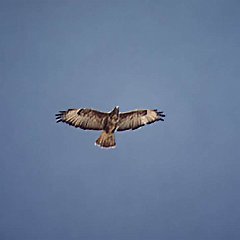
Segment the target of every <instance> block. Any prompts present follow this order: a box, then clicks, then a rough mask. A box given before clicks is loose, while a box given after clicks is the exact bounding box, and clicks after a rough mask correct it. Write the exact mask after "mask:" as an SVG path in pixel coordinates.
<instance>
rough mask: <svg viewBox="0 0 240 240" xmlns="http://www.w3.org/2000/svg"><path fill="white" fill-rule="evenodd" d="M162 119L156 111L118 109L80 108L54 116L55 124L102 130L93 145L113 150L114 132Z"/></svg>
mask: <svg viewBox="0 0 240 240" xmlns="http://www.w3.org/2000/svg"><path fill="white" fill-rule="evenodd" d="M164 117H165V114H164V113H163V112H159V111H158V110H157V109H155V110H134V111H131V112H119V107H115V108H114V109H113V110H112V111H111V112H108V113H106V112H99V111H97V110H93V109H88V108H82V109H68V110H67V111H60V112H59V113H58V114H56V120H57V122H65V123H67V124H69V125H71V126H74V127H77V128H81V129H84V130H103V132H102V134H101V135H100V137H99V138H98V139H97V140H96V143H95V144H96V145H98V146H100V147H103V148H113V147H115V146H116V142H115V136H114V132H115V131H125V130H130V129H131V130H135V129H137V128H139V127H142V126H144V125H146V124H151V123H154V122H156V121H159V120H161V121H164Z"/></svg>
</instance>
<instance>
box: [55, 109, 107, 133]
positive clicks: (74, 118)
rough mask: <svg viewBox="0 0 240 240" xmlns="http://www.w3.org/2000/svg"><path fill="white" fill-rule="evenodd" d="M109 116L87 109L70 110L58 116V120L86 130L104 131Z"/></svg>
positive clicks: (61, 112)
mask: <svg viewBox="0 0 240 240" xmlns="http://www.w3.org/2000/svg"><path fill="white" fill-rule="evenodd" d="M107 116H108V113H104V112H99V111H96V110H92V109H87V108H82V109H68V110H67V111H60V112H59V113H58V114H56V120H57V122H65V123H67V124H69V125H71V126H74V127H77V128H82V129H84V130H86V129H88V130H103V127H104V121H105V119H106V117H107Z"/></svg>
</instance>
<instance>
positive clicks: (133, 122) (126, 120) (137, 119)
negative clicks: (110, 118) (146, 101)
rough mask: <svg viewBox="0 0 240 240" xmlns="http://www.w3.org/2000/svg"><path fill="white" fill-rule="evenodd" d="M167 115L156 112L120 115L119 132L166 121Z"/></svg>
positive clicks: (138, 111)
mask: <svg viewBox="0 0 240 240" xmlns="http://www.w3.org/2000/svg"><path fill="white" fill-rule="evenodd" d="M164 117H165V114H164V113H163V112H158V111H157V109H155V110H135V111H132V112H125V113H120V120H119V124H118V125H119V127H118V129H117V131H125V130H129V129H132V130H134V129H137V128H139V127H142V126H144V125H146V124H151V123H153V122H156V121H159V120H161V121H164Z"/></svg>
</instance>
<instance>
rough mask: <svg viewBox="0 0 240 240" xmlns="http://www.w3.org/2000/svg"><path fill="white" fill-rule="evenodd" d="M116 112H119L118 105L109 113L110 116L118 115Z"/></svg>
mask: <svg viewBox="0 0 240 240" xmlns="http://www.w3.org/2000/svg"><path fill="white" fill-rule="evenodd" d="M118 114H119V107H118V106H116V107H115V108H114V109H113V110H112V111H111V113H110V115H111V117H113V116H117V117H118Z"/></svg>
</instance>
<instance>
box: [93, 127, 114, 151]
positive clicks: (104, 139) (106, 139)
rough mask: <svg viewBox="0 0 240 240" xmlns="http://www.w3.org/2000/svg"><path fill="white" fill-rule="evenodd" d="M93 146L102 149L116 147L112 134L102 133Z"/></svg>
mask: <svg viewBox="0 0 240 240" xmlns="http://www.w3.org/2000/svg"><path fill="white" fill-rule="evenodd" d="M95 144H96V145H98V146H99V147H103V148H114V147H115V146H116V142H115V136H114V133H106V132H105V131H103V132H102V134H101V135H100V137H99V138H98V139H97V141H96V143H95Z"/></svg>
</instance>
